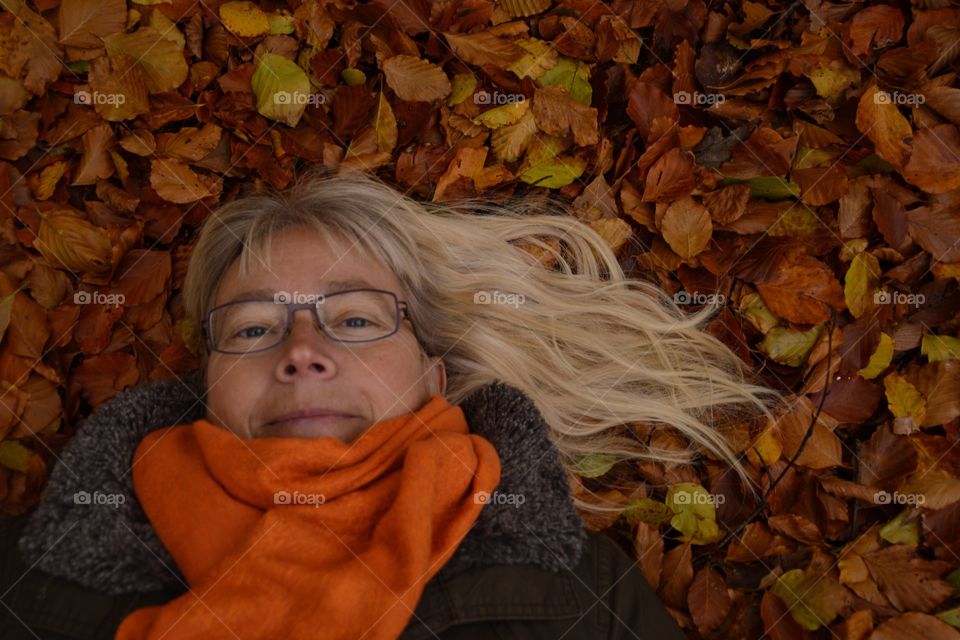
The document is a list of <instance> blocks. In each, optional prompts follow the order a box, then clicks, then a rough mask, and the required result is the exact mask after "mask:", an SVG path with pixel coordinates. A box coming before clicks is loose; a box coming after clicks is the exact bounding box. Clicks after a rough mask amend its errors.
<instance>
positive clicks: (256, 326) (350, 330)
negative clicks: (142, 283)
mask: <svg viewBox="0 0 960 640" xmlns="http://www.w3.org/2000/svg"><path fill="white" fill-rule="evenodd" d="M297 297H298V298H299V297H303V298H309V301H307V302H300V303H294V302H288V301H286V300H285V298H289V295H288V294H278V295H276V296H275V300H240V301H237V302H228V303H226V304H222V305H220V306H218V307H214V308H213V309H211V310H210V312H209V313H208V314H207V319H206V320H205V321H204V322H203V323H202V326H203V333H204V337H205V340H206V344H207V347H208V348H209V349H210V350H211V351H217V352H219V353H228V354H247V353H255V352H258V351H266V350H267V349H272V348H273V347H275V346H277V345H278V344H280V343H281V342H283V341H284V339H285V338H286V337H287V336H288V335H289V334H290V327H291V325H292V323H293V313H294V312H295V311H298V310H300V309H313V311H314V317H315V319H316V321H317V323H318V324H319V325H320V329H321V330H322V331H323V333H324V334H325V335H326V336H327V337H328V338H330V339H331V340H335V341H337V342H372V341H374V340H382V339H384V338H387V337H389V336H392V335H393V334H395V333H396V332H397V331H399V330H400V320H401V316H402V318H403V319H406V320H409V319H410V314H409V311H408V310H407V302H406V301H405V300H398V299H397V296H396V294H395V293H393V292H392V291H385V290H383V289H350V290H348V291H340V292H337V293H331V294H329V295H324V294H322V293H318V294H313V295H309V296H297Z"/></svg>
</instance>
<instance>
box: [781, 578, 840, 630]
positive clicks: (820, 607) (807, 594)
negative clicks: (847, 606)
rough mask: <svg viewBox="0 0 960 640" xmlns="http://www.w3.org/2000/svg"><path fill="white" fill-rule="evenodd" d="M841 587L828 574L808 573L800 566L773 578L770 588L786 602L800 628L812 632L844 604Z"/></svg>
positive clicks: (832, 616)
mask: <svg viewBox="0 0 960 640" xmlns="http://www.w3.org/2000/svg"><path fill="white" fill-rule="evenodd" d="M842 589H843V587H842V586H841V585H840V584H839V583H838V582H837V581H836V579H835V578H833V577H832V576H826V577H825V576H823V575H821V574H817V575H808V574H807V573H806V572H805V571H804V570H803V569H793V570H791V571H787V572H786V573H785V574H783V575H782V576H780V577H779V578H777V581H776V582H775V583H774V584H773V586H772V587H771V589H770V591H771V592H772V593H773V595H775V596H777V597H778V598H780V599H781V600H783V601H784V603H786V605H787V609H789V611H790V615H791V616H793V619H794V620H796V621H797V623H798V624H800V626H801V627H803V628H804V629H808V630H810V631H816V630H817V629H819V628H820V627H821V626H822V625H825V624H829V623H830V621H831V620H833V619H834V618H835V617H837V613H838V612H839V611H840V608H841V607H842V606H843V603H844V599H843V598H842Z"/></svg>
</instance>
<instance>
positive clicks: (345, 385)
mask: <svg viewBox="0 0 960 640" xmlns="http://www.w3.org/2000/svg"><path fill="white" fill-rule="evenodd" d="M478 213H479V214H483V215H475V214H478ZM537 213H541V214H542V213H543V212H542V211H541V212H538V211H532V210H531V209H529V208H524V207H522V206H519V205H518V206H516V207H513V208H511V207H498V206H496V205H493V204H491V203H488V202H481V201H473V202H464V203H461V204H459V205H449V204H448V205H433V204H428V203H418V202H415V201H414V200H412V199H410V198H407V197H405V196H403V195H401V194H399V193H397V192H396V191H394V190H393V189H391V188H390V187H389V186H387V185H385V184H383V183H381V182H379V181H377V180H376V179H373V178H369V177H366V176H363V175H359V174H348V175H341V176H337V177H322V178H318V177H310V178H308V179H306V180H304V181H303V182H301V183H300V184H299V185H298V186H297V187H295V188H294V189H292V190H291V191H290V192H289V193H287V194H273V195H253V196H250V197H243V198H239V199H237V200H235V201H233V202H232V203H230V204H227V205H225V206H224V207H223V208H221V209H220V210H219V211H218V212H216V213H215V214H214V215H212V216H211V218H210V219H209V220H208V221H207V223H206V224H205V225H204V227H203V229H202V232H201V234H200V236H199V238H198V241H197V244H196V246H195V248H194V252H193V254H192V258H191V261H190V265H189V269H188V272H187V276H186V280H185V282H184V286H183V299H182V300H183V305H184V309H185V312H186V315H187V317H188V318H190V319H191V320H193V321H194V322H196V323H197V324H198V325H199V326H200V327H202V330H203V336H204V349H203V352H202V363H201V367H200V368H199V369H198V370H197V371H196V372H194V373H193V374H191V375H190V376H187V377H186V378H184V379H183V380H176V381H172V382H153V383H149V384H145V385H141V386H140V387H137V388H135V389H131V390H128V391H125V392H123V393H121V394H119V395H118V396H116V397H115V398H114V399H113V400H111V401H110V402H108V403H106V404H105V405H104V406H103V407H101V408H98V410H97V411H96V413H95V414H94V415H93V416H92V417H91V419H90V420H89V421H88V423H87V424H86V425H85V426H84V427H83V428H82V429H81V430H80V431H78V433H77V434H76V436H74V438H73V439H72V440H71V442H70V443H69V444H68V445H67V447H66V448H65V449H64V451H63V454H62V458H61V460H60V462H59V463H58V464H57V465H56V466H55V467H54V469H53V471H52V472H51V476H50V481H49V486H48V489H47V493H46V495H45V497H44V499H43V501H42V502H41V504H40V505H39V506H38V508H37V509H36V510H35V511H34V512H33V513H32V514H31V515H30V517H29V520H28V521H27V522H26V524H25V526H24V523H23V522H22V519H21V521H17V522H16V523H5V524H4V526H5V527H6V528H7V531H6V532H5V537H6V538H7V539H8V540H11V539H12V540H18V541H19V553H18V550H17V549H13V548H12V545H10V544H7V545H5V546H4V549H5V552H4V553H5V556H6V557H5V558H4V576H3V584H0V588H2V589H3V592H4V593H6V594H7V595H5V596H3V597H2V602H3V603H4V604H5V605H6V607H5V612H6V613H9V615H8V617H7V619H6V620H5V621H4V625H5V626H4V627H2V631H3V634H2V637H4V638H8V637H9V638H18V637H24V638H27V637H49V638H71V637H75V638H94V637H97V638H100V637H102V638H112V637H116V638H131V639H133V638H161V637H168V638H194V637H196V638H200V637H203V638H220V637H223V638H231V637H233V638H273V637H288V638H308V637H309V638H315V637H322V638H398V637H399V638H405V639H412V638H444V639H453V638H458V639H466V638H551V639H552V638H559V637H563V638H568V639H571V638H682V637H683V634H682V632H681V631H680V629H679V628H678V627H677V625H676V623H675V622H674V621H673V619H672V618H671V617H670V615H669V614H668V613H667V612H666V610H665V609H664V608H663V607H662V605H661V604H660V603H659V600H658V599H657V596H656V594H655V593H654V592H653V591H652V590H651V588H650V587H649V586H648V585H647V584H646V582H645V580H644V578H643V576H642V574H641V573H640V571H639V569H638V568H637V567H636V565H635V563H634V562H633V560H632V559H631V558H629V556H627V554H626V553H625V552H624V551H623V550H622V549H621V548H619V546H618V545H617V544H616V543H614V542H613V541H612V540H611V539H609V538H608V537H606V536H604V535H602V534H598V533H594V532H592V531H589V530H587V529H586V528H585V527H584V525H583V522H582V520H581V519H580V516H579V515H578V514H577V509H579V510H580V511H581V512H584V513H590V512H603V511H608V510H611V509H613V507H610V506H605V505H603V504H601V503H600V502H599V501H596V500H593V501H592V500H589V499H583V498H581V497H579V496H574V495H573V494H572V492H571V490H570V486H571V485H570V483H569V480H568V479H569V478H570V469H571V467H572V466H573V465H575V464H578V462H580V461H582V460H583V456H589V455H591V454H597V453H602V454H606V455H611V454H612V455H615V456H617V458H618V459H621V460H644V459H646V460H658V461H667V462H692V461H694V460H695V456H696V455H697V451H696V449H691V450H689V451H684V452H677V451H673V450H671V451H663V450H657V449H651V448H649V447H648V446H647V445H645V444H644V443H642V442H639V441H638V439H637V438H632V437H630V433H629V431H628V430H625V429H624V425H626V424H629V423H632V422H640V421H643V422H647V423H650V424H669V425H670V426H671V427H673V428H674V429H678V430H679V431H680V432H681V433H682V434H683V435H685V436H686V437H687V438H688V439H689V440H690V441H691V442H692V443H693V444H694V445H695V447H697V448H699V449H700V450H701V451H706V452H708V453H710V454H712V455H714V456H718V457H721V458H723V459H726V460H728V461H729V462H730V463H731V465H733V467H734V468H735V469H736V470H737V471H738V473H740V474H741V476H742V477H744V478H748V476H747V475H746V473H745V472H744V470H743V469H742V468H741V467H740V462H739V460H738V459H737V457H736V454H735V453H734V451H733V449H732V447H731V446H730V444H729V443H727V442H726V441H725V440H724V438H723V437H722V435H721V433H720V432H719V430H718V429H717V427H716V424H715V423H712V422H711V420H715V419H717V418H716V417H717V416H718V415H736V414H742V413H744V412H751V413H754V414H757V413H759V414H765V415H768V416H769V415H770V413H769V407H768V402H769V401H770V400H776V399H777V396H776V394H775V393H773V392H772V391H770V390H768V389H765V388H763V387H761V386H758V385H753V384H751V383H750V382H748V381H747V377H748V376H749V375H750V373H749V371H747V370H746V369H745V367H744V366H743V365H742V363H741V362H740V361H739V360H738V359H737V358H736V356H734V355H733V354H731V353H730V352H729V351H728V350H727V349H726V348H725V347H724V346H723V345H722V343H720V342H719V341H717V340H716V339H714V338H713V337H711V336H709V335H708V334H706V333H704V332H703V331H701V330H700V325H701V324H702V323H703V321H704V320H705V319H706V316H707V315H708V314H709V311H707V312H705V313H701V314H699V315H697V316H693V317H691V318H687V317H685V316H684V315H683V314H682V313H681V312H680V311H678V310H677V308H676V307H675V306H671V305H670V304H669V303H668V302H667V299H666V297H665V295H664V294H663V292H661V291H659V290H658V289H656V288H655V287H652V286H650V285H648V284H646V283H643V282H638V281H633V280H627V279H626V278H624V276H623V272H622V271H621V270H620V268H619V266H618V264H617V261H616V258H615V256H614V255H613V253H612V252H611V251H610V249H609V247H608V246H607V245H606V244H605V242H604V241H603V239H602V238H600V236H599V235H597V234H596V233H595V232H593V231H592V230H590V229H589V228H588V227H586V226H585V225H583V224H582V223H580V222H578V221H577V220H575V219H572V218H570V217H567V216H556V215H535V214H537ZM472 214H473V215H472ZM545 240H546V241H545ZM531 248H539V249H540V250H541V251H542V252H545V253H544V254H543V255H549V256H552V257H553V259H554V261H555V264H556V267H555V268H545V266H544V264H543V263H542V262H540V260H539V259H538V258H537V257H535V256H534V254H533V253H532V252H531V251H530V249H531ZM298 311H304V313H297V312H298ZM720 412H724V413H723V414H721V413H720ZM585 495H589V492H586V494H585Z"/></svg>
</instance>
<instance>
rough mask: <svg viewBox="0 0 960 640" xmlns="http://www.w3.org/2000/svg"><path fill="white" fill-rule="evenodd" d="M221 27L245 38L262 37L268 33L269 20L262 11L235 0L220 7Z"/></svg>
mask: <svg viewBox="0 0 960 640" xmlns="http://www.w3.org/2000/svg"><path fill="white" fill-rule="evenodd" d="M220 19H221V20H222V21H223V26H225V27H226V28H227V29H229V30H230V31H232V32H233V33H235V34H237V35H238V36H242V37H245V38H252V37H254V36H262V35H263V34H265V33H268V32H269V31H270V19H269V18H268V17H267V14H266V13H264V11H263V9H261V8H260V7H258V6H257V5H255V4H254V3H252V2H249V1H248V0H236V1H234V2H225V3H224V4H222V5H220Z"/></svg>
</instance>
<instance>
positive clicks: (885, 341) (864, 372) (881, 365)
mask: <svg viewBox="0 0 960 640" xmlns="http://www.w3.org/2000/svg"><path fill="white" fill-rule="evenodd" d="M892 359H893V338H891V337H890V336H888V335H887V334H885V333H883V332H881V333H880V343H879V344H878V345H877V349H876V351H874V352H873V354H872V355H871V356H870V360H869V361H868V362H867V365H866V366H865V367H864V368H863V369H860V370H859V371H858V372H857V373H859V374H860V376H861V377H862V378H864V379H866V380H872V379H873V378H876V377H877V376H878V375H880V374H881V373H883V370H884V369H886V368H887V367H889V366H890V361H891V360H892Z"/></svg>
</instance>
